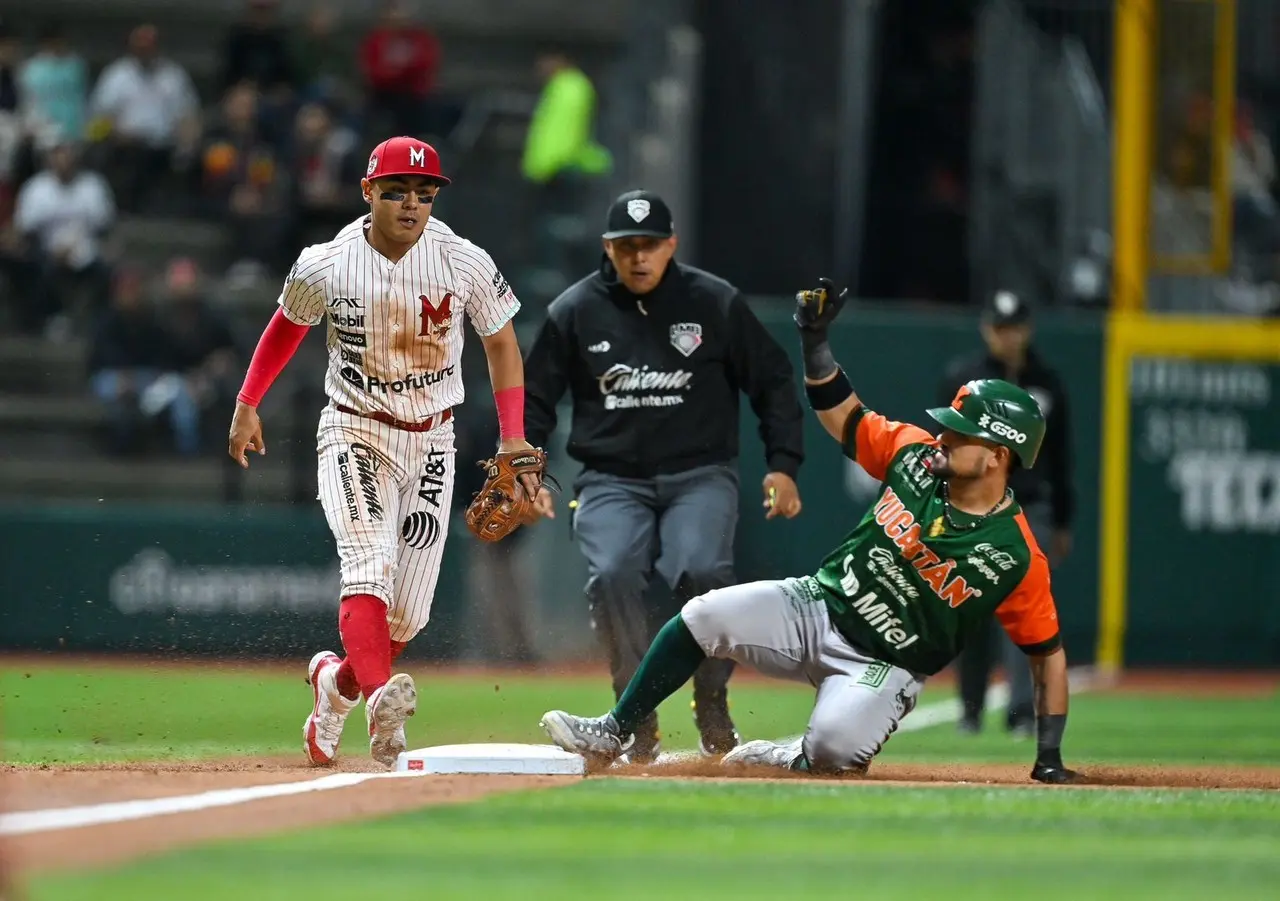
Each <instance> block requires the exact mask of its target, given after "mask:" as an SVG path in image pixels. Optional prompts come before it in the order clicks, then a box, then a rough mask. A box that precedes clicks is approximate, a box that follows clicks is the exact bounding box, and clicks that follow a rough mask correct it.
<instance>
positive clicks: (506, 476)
mask: <svg viewBox="0 0 1280 901" xmlns="http://www.w3.org/2000/svg"><path fill="white" fill-rule="evenodd" d="M476 465H478V466H480V467H482V468H483V469H484V470H485V479H484V486H483V487H481V489H480V490H479V491H477V492H476V494H475V496H474V497H472V498H471V503H469V504H468V505H467V512H466V519H467V528H468V529H470V530H471V531H472V533H474V534H475V536H476V537H477V538H479V539H480V540H482V541H501V540H502V539H504V538H506V537H507V536H508V535H510V534H511V533H512V532H514V531H515V530H516V529H518V528H520V526H521V525H523V524H524V523H526V522H530V521H532V520H533V519H534V518H535V516H534V509H533V496H532V495H530V494H529V492H528V490H526V489H525V487H524V486H523V485H521V482H520V477H521V476H522V475H529V476H532V477H533V481H535V482H536V483H537V484H538V485H542V484H543V480H544V478H545V479H546V480H547V482H548V484H549V485H550V486H551V487H556V485H555V480H554V479H552V478H551V477H550V476H549V475H547V474H546V468H547V454H546V452H545V451H543V450H542V448H540V447H535V448H530V449H528V450H518V451H506V452H502V451H500V452H498V453H497V454H495V455H494V456H493V457H491V458H490V459H488V460H481V461H479V462H478V463H477V464H476ZM526 481H528V480H526Z"/></svg>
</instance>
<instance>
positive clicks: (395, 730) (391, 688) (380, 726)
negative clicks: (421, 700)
mask: <svg viewBox="0 0 1280 901" xmlns="http://www.w3.org/2000/svg"><path fill="white" fill-rule="evenodd" d="M417 712H418V689H417V687H416V686H414V684H413V676H410V675H409V674H408V673H397V674H396V675H394V676H392V677H391V678H390V679H389V680H388V681H387V684H386V685H384V686H382V687H381V688H379V689H378V690H377V691H375V692H374V693H373V694H372V695H371V696H370V697H369V700H368V702H367V703H366V704H365V707H364V715H365V720H366V721H367V722H368V724H369V754H370V755H371V756H372V757H373V759H374V760H376V761H378V763H380V764H382V765H383V766H395V764H396V758H398V757H399V756H400V754H401V752H403V751H404V750H405V749H406V748H407V747H408V740H407V739H406V738H405V734H404V721H405V720H407V719H408V718H409V717H411V716H413V715H414V714H415V713H417Z"/></svg>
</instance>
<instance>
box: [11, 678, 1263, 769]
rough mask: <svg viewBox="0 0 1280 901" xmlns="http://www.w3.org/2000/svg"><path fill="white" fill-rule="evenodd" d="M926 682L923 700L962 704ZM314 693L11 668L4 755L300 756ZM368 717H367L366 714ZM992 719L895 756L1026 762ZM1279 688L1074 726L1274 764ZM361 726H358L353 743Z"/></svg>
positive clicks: (1099, 702) (435, 739)
mask: <svg viewBox="0 0 1280 901" xmlns="http://www.w3.org/2000/svg"><path fill="white" fill-rule="evenodd" d="M418 689H419V693H420V697H421V700H420V702H419V711H420V712H419V715H418V716H417V717H415V718H414V720H413V721H411V723H410V727H409V738H410V741H411V743H413V744H415V745H416V746H419V747H420V746H424V745H431V744H449V743H453V742H463V741H533V742H544V741H545V740H546V737H545V736H544V735H543V733H542V731H541V730H540V729H539V728H538V725H537V723H538V718H539V716H540V715H541V714H542V712H543V711H545V710H547V709H548V708H551V707H559V708H563V709H567V710H571V711H574V712H582V713H594V712H597V711H600V712H602V711H604V710H606V709H607V708H608V707H609V705H610V702H611V699H612V698H611V694H610V692H609V689H608V683H607V679H606V678H605V676H604V674H603V673H602V674H601V676H600V677H598V678H561V677H546V678H536V679H535V678H530V677H527V676H525V677H521V676H514V675H513V676H495V677H492V678H482V677H478V676H477V677H470V678H464V677H458V676H447V677H440V676H433V675H432V674H431V673H430V671H425V672H424V673H423V674H422V675H421V676H420V677H419V679H418ZM953 697H954V694H953V692H952V690H951V689H950V688H942V687H939V688H930V689H927V690H926V692H925V695H924V697H923V700H922V702H921V703H922V705H924V704H929V703H932V702H935V701H946V700H949V699H952V698H953ZM732 698H733V712H734V716H735V718H736V719H737V721H738V724H739V727H740V728H741V730H742V731H743V734H744V735H746V736H748V737H754V738H761V737H773V738H778V737H782V736H786V735H793V734H797V733H799V732H801V731H803V729H804V725H805V723H806V721H807V720H808V716H809V711H810V709H811V706H812V703H813V693H812V691H810V690H809V689H808V688H806V687H804V686H797V685H790V684H787V683H781V682H764V681H759V680H751V681H746V680H744V681H741V682H738V683H735V684H734V685H733V688H732ZM309 706H310V690H309V689H308V688H307V687H306V685H305V683H304V682H303V680H302V678H301V675H298V676H292V677H290V676H285V675H270V674H263V673H262V672H248V671H244V670H236V669H233V668H225V667H210V668H209V669H208V670H206V671H192V670H177V669H169V668H159V669H155V670H146V669H142V668H139V669H136V670H126V669H121V668H119V667H104V668H98V669H93V668H82V669H67V670H62V669H50V668H28V669H22V668H13V667H8V668H3V669H0V711H2V712H3V716H4V739H5V744H4V746H3V758H4V759H6V760H9V761H14V762H21V763H71V762H98V761H122V760H136V759H189V758H200V757H205V758H208V757H230V756H241V755H249V754H254V755H258V754H297V753H300V752H299V750H298V749H299V743H300V739H299V735H300V732H301V726H302V720H303V718H304V717H305V716H306V713H307V710H308V708H309ZM357 716H359V711H357ZM661 718H662V725H663V743H664V745H665V746H666V747H667V748H672V749H675V748H692V747H694V746H695V744H696V742H697V733H696V731H695V730H694V729H693V726H692V720H691V717H690V714H689V692H688V691H687V690H686V691H685V692H682V693H680V694H678V695H676V696H675V697H673V698H672V699H671V700H670V701H668V702H667V704H666V705H664V707H663V708H662V710H661ZM999 720H1000V716H999V715H998V714H989V715H988V723H989V726H988V729H987V731H986V732H985V733H984V734H982V735H980V736H977V737H973V738H963V739H962V738H961V737H959V736H957V735H956V733H955V730H954V729H953V728H951V727H950V726H941V727H937V728H933V729H926V730H924V731H920V732H903V733H900V734H898V735H895V736H894V738H893V740H892V741H891V742H889V744H888V745H887V746H886V748H885V751H884V759H886V760H925V761H928V760H947V761H1003V760H1011V761H1024V760H1025V759H1026V757H1027V755H1028V754H1029V753H1030V749H1029V747H1028V746H1027V745H1026V744H1014V743H1012V742H1010V740H1009V739H1008V738H1007V737H1006V736H1005V734H1004V733H1003V731H1002V730H1001V729H1000V728H999ZM1276 722H1280V695H1275V696H1272V697H1269V698H1261V699H1256V698H1255V699H1217V698H1215V699H1180V698H1176V697H1158V696H1151V697H1126V696H1118V695H1100V696H1094V695H1087V694H1086V695H1081V696H1079V697H1077V698H1075V699H1074V701H1073V705H1072V715H1071V719H1070V724H1069V727H1068V732H1067V744H1066V747H1067V751H1068V755H1069V757H1070V758H1071V760H1072V761H1073V762H1079V763H1082V764H1083V763H1087V762H1109V763H1124V762H1128V763H1152V762H1158V761H1163V762H1166V763H1199V762H1217V763H1223V762H1235V763H1259V764H1273V763H1276V762H1277V761H1280V730H1277V729H1273V728H1260V725H1261V724H1268V723H1276ZM358 727H359V724H358V723H357V724H356V725H354V726H352V727H351V730H350V734H349V738H348V741H351V742H352V744H351V745H350V746H349V750H350V751H352V752H356V753H358V752H359V747H358V745H357V744H356V742H357V741H358V737H359V728H358Z"/></svg>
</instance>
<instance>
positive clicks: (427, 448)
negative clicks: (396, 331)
mask: <svg viewBox="0 0 1280 901" xmlns="http://www.w3.org/2000/svg"><path fill="white" fill-rule="evenodd" d="M316 445H317V451H318V453H319V479H318V482H319V495H320V503H321V505H322V506H323V507H324V515H325V518H326V519H327V520H328V522H329V529H330V531H332V532H333V537H334V540H335V541H336V542H337V545H338V559H339V562H340V564H341V576H342V578H341V581H342V597H344V598H345V597H350V596H351V595H354V594H370V595H373V596H374V597H376V598H380V599H381V600H382V601H383V603H385V604H386V605H387V622H388V624H389V625H390V628H391V640H392V641H400V642H407V641H410V640H411V639H412V638H413V637H414V636H415V635H417V634H418V633H419V632H421V631H422V629H423V627H424V626H426V624H427V620H428V619H429V618H430V616H431V602H432V599H433V598H434V596H435V591H436V582H437V581H438V579H439V577H440V564H441V562H442V560H443V559H444V547H445V539H446V538H447V537H448V534H449V514H450V510H451V506H450V505H451V504H452V501H453V475H454V436H453V422H452V421H449V422H446V423H445V424H444V425H442V426H439V427H437V428H434V429H432V430H431V431H429V432H407V431H404V430H403V429H397V428H394V427H392V426H389V425H386V424H384V423H381V422H377V421H375V420H372V419H368V418H366V417H363V416H356V415H354V414H350V413H343V412H341V411H340V410H337V409H335V408H334V407H332V406H326V407H325V408H324V411H323V412H322V413H321V414H320V427H319V429H318V431H317V434H316Z"/></svg>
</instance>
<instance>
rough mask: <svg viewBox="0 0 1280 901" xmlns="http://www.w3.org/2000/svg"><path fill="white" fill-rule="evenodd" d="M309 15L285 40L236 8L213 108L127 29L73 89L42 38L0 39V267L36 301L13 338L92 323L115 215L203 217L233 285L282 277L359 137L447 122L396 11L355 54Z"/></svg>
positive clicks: (60, 59)
mask: <svg viewBox="0 0 1280 901" xmlns="http://www.w3.org/2000/svg"><path fill="white" fill-rule="evenodd" d="M333 23H334V18H333V15H332V12H331V10H330V9H329V8H327V7H317V9H316V10H315V12H314V13H313V14H312V16H311V17H310V19H309V21H308V22H307V25H306V27H305V28H304V29H301V30H293V31H289V30H286V29H285V28H284V27H283V26H282V25H281V24H280V23H279V22H278V21H277V12H276V4H275V3H274V2H271V0H249V2H248V3H247V9H246V14H245V17H244V19H243V21H242V22H241V23H240V24H239V25H237V26H236V27H235V28H234V29H233V30H232V31H231V32H230V33H229V34H228V35H226V37H225V42H224V48H223V60H222V70H221V83H220V95H219V96H217V97H213V98H201V97H200V96H198V94H197V92H196V89H195V87H194V85H193V82H192V79H191V78H190V76H189V75H188V73H187V72H186V71H185V70H184V69H183V67H182V66H181V65H180V64H179V63H177V62H175V61H174V60H172V59H170V58H168V57H166V55H165V53H164V43H163V35H161V34H160V33H159V31H158V30H157V28H156V27H155V26H152V25H148V24H139V25H138V26H137V27H136V28H134V29H133V31H132V32H131V34H130V35H129V39H128V45H127V46H126V47H122V48H121V51H122V54H121V56H120V57H119V58H118V59H116V60H115V61H114V62H111V63H110V64H109V65H107V66H106V67H105V68H103V70H102V71H101V72H100V73H99V74H98V75H97V77H96V78H95V79H91V78H90V77H89V72H88V68H87V66H86V63H85V61H84V60H83V59H82V58H81V57H80V56H79V55H78V54H77V52H76V49H75V47H73V46H71V45H70V44H69V43H68V41H67V39H66V36H65V34H64V32H63V30H62V29H61V28H60V27H59V26H58V25H57V24H56V23H55V24H52V25H49V26H47V27H46V28H45V29H44V30H43V31H42V33H41V34H40V37H39V40H38V42H37V43H36V45H35V46H32V47H24V46H22V45H21V43H20V42H19V41H18V40H17V39H16V38H15V36H14V32H13V31H12V29H11V27H10V26H8V25H6V26H5V27H4V30H3V31H0V115H2V116H3V121H2V122H0V189H2V190H3V210H2V215H0V227H2V228H3V269H4V272H5V274H6V275H7V276H8V277H9V279H10V280H11V281H14V282H16V283H17V284H18V285H20V286H21V287H20V288H19V290H18V291H16V292H15V293H16V294H19V295H21V296H23V297H30V298H36V299H37V302H36V303H35V304H33V305H24V308H23V309H21V310H19V311H17V312H18V319H19V322H18V324H19V325H20V326H21V327H23V328H25V329H28V330H38V329H48V328H53V329H55V330H58V329H65V328H66V327H67V320H68V319H73V318H74V317H72V316H71V314H72V313H73V312H78V311H80V310H81V309H82V308H88V309H90V310H101V309H103V308H105V307H106V305H107V299H108V297H109V295H110V292H111V284H112V277H111V271H112V257H111V253H110V250H109V248H110V243H111V236H112V228H113V226H114V224H115V223H116V221H117V218H118V216H119V215H121V214H123V213H132V214H143V215H145V214H157V215H177V216H193V217H203V218H208V219H213V220H218V221H223V222H229V223H230V224H231V225H232V226H233V233H234V234H235V235H236V248H235V249H236V253H235V256H236V261H237V262H236V266H237V270H238V271H242V272H245V273H246V274H249V273H252V272H254V271H255V270H257V269H261V268H265V269H268V270H275V269H277V268H279V267H280V266H281V265H282V264H283V265H285V266H287V265H288V261H290V260H291V259H292V257H293V255H294V254H295V253H296V248H297V247H299V246H301V245H302V244H304V243H309V242H311V241H314V240H318V239H320V238H322V237H324V236H329V235H331V234H332V233H333V231H334V226H335V225H336V224H339V223H342V222H345V221H349V219H350V218H351V217H352V216H353V215H354V214H355V213H356V212H358V200H359V197H358V195H356V194H355V193H354V192H353V191H352V190H351V185H352V183H353V181H358V179H359V177H360V175H362V174H363V173H362V172H361V169H362V166H363V162H364V154H363V152H362V151H363V145H364V143H365V142H364V141H362V137H363V136H364V135H366V134H373V133H380V132H381V131H392V130H394V131H397V132H400V131H413V132H414V133H416V134H420V135H423V136H424V137H427V138H428V139H433V138H434V139H437V140H438V138H439V135H440V134H442V130H444V129H447V128H448V127H449V124H450V119H451V116H453V115H456V113H455V111H453V110H450V109H449V108H448V107H447V105H444V104H440V103H438V102H437V100H436V98H435V97H434V95H433V87H434V82H435V77H436V71H437V67H438V64H439V57H440V53H439V47H438V44H437V42H436V39H435V37H434V36H433V35H432V33H431V32H430V31H429V30H427V29H426V28H425V27H423V26H421V25H419V24H417V23H415V22H412V21H410V20H409V19H408V18H407V17H406V16H405V13H404V11H403V7H402V5H401V4H400V3H399V2H389V3H387V4H385V6H384V10H383V15H382V19H381V20H380V21H379V22H378V23H377V25H376V26H375V27H374V28H373V29H372V30H370V31H369V32H368V34H366V35H365V36H364V38H363V41H362V42H361V43H360V44H359V46H358V48H354V47H352V46H349V45H348V44H345V43H341V42H339V41H338V39H337V37H336V36H335V34H334V28H333Z"/></svg>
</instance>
